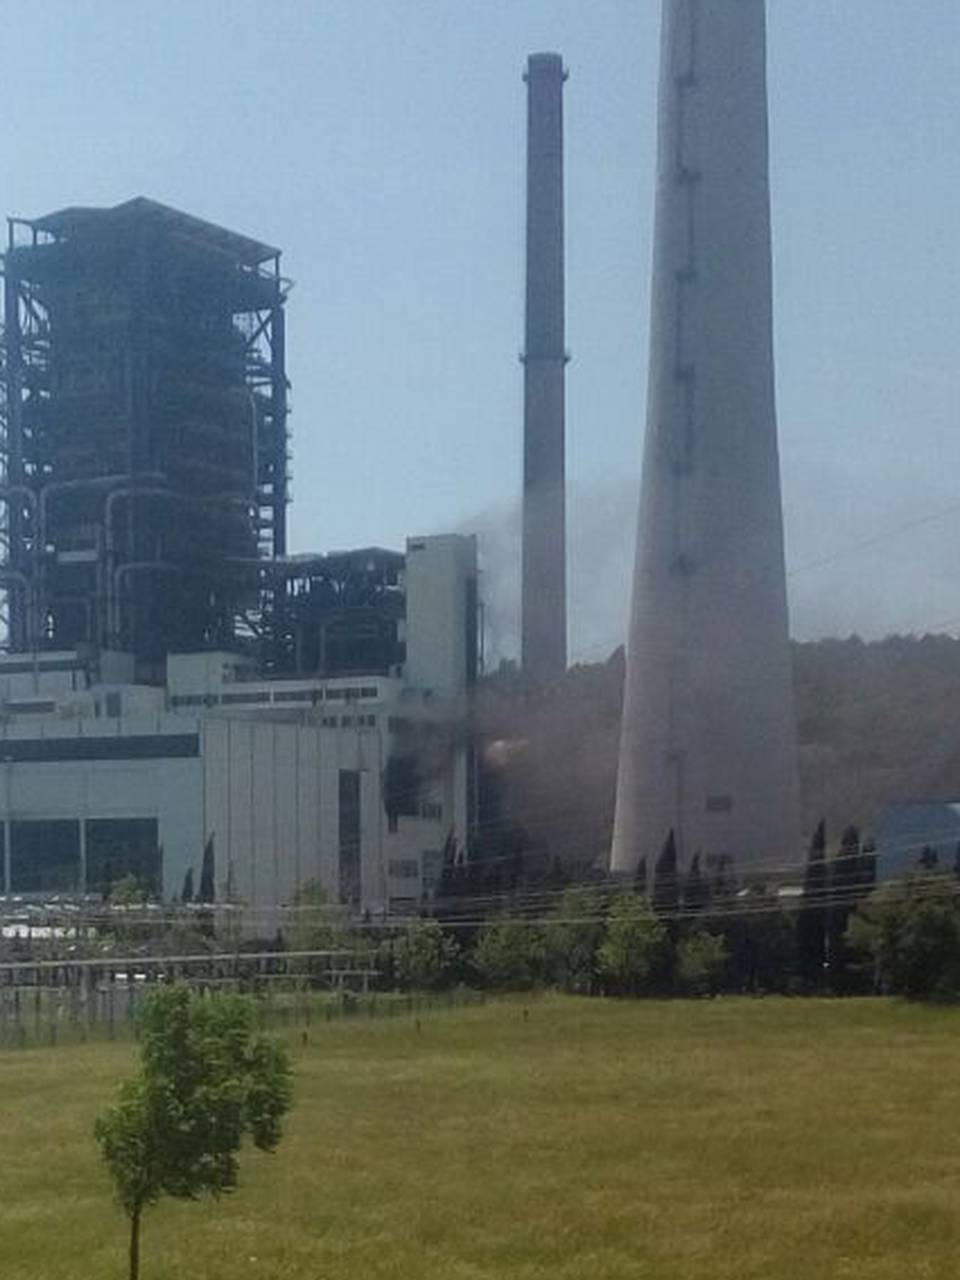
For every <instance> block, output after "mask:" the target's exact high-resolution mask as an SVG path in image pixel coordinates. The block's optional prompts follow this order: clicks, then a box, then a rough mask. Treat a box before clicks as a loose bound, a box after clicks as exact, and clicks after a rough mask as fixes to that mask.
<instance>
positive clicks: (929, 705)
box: [478, 635, 960, 863]
mask: <svg viewBox="0 0 960 1280" xmlns="http://www.w3.org/2000/svg"><path fill="white" fill-rule="evenodd" d="M793 654H794V678H795V687H796V712H797V735H798V741H799V746H800V769H801V788H802V805H803V820H804V828H805V830H806V831H807V832H809V831H810V830H812V828H813V826H814V825H815V824H816V822H817V821H818V820H819V819H820V818H821V817H823V818H825V819H826V821H827V827H828V832H829V833H830V836H831V843H832V842H834V841H835V840H836V839H838V838H839V834H840V831H841V829H842V827H843V826H845V825H846V824H847V823H851V822H852V823H856V824H857V825H858V826H859V827H860V828H861V830H863V831H864V832H869V831H870V830H871V828H872V825H873V823H874V822H875V820H876V816H877V814H878V812H879V811H880V809H881V808H882V807H883V805H884V804H886V803H887V802H888V801H890V800H897V799H908V798H913V799H920V798H922V799H957V798H958V797H960V640H954V639H952V638H951V637H949V636H943V635H936V636H924V637H919V638H917V637H912V636H892V637H890V638H888V639H886V640H881V641H876V642H872V643H865V642H864V641H862V640H860V639H859V638H857V637H853V638H851V639H848V640H820V641H817V642H815V643H808V644H795V645H794V646H793ZM622 686H623V654H622V652H621V651H618V652H617V653H615V654H614V655H613V656H612V657H611V658H610V660H609V661H608V662H606V663H601V664H596V665H591V666H577V667H573V668H572V669H571V670H570V671H569V672H568V673H567V675H566V676H565V677H564V679H563V680H562V681H561V682H559V683H558V684H557V685H556V686H555V687H554V688H552V689H550V690H549V691H548V692H546V693H544V694H542V695H540V696H539V697H537V698H535V699H531V700H529V701H527V702H526V703H525V700H524V697H523V694H522V688H521V684H520V680H519V678H518V676H517V673H516V672H515V671H514V670H512V669H509V668H508V669H505V670H501V671H500V672H498V673H497V674H496V675H493V676H490V677H489V678H488V679H487V680H486V681H484V684H483V686H482V688H481V694H480V700H479V707H478V718H479V724H480V728H481V732H482V735H483V738H484V742H485V748H484V751H483V766H482V777H483V787H482V795H483V804H482V810H481V828H480V829H481V838H482V842H483V845H484V847H485V849H486V852H487V853H488V854H490V855H491V856H503V855H504V854H505V853H510V852H513V851H514V850H515V849H519V848H521V847H527V848H530V847H532V848H536V849H540V850H542V851H543V852H544V854H545V855H546V856H548V857H551V858H552V857H559V858H560V859H562V860H563V861H564V862H565V863H569V862H573V863H592V862H594V861H596V860H597V859H598V858H602V857H603V856H604V855H605V852H606V850H607V848H608V847H609V840H610V830H611V825H612V821H613V797H614V787H615V780H616V759H617V740H618V734H619V720H620V701H621V691H622Z"/></svg>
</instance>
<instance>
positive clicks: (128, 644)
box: [0, 198, 288, 678]
mask: <svg viewBox="0 0 960 1280" xmlns="http://www.w3.org/2000/svg"><path fill="white" fill-rule="evenodd" d="M8 228H9V231H8V246H7V251H6V254H5V256H4V258H3V276H4V330H3V341H2V344H0V353H2V355H0V360H2V363H0V468H2V471H0V485H2V488H0V499H2V502H0V515H2V517H3V526H2V538H3V550H4V552H5V556H4V561H5V562H4V564H3V567H2V572H0V588H2V589H3V591H4V592H5V595H6V600H7V615H6V619H5V621H6V632H7V635H6V640H7V644H8V646H9V647H10V648H11V649H14V650H21V651H22V650H28V649H44V648H52V649H75V648H77V647H78V646H84V645H91V646H94V647H96V648H112V649H121V650H127V651H131V652H133V653H134V654H135V656H136V658H137V662H138V668H139V672H140V676H141V678H144V677H146V678H150V676H151V673H152V672H153V673H155V674H156V676H157V677H158V678H159V677H160V676H162V666H161V664H162V660H163V658H164V657H165V655H166V654H167V653H168V652H170V651H176V650H190V649H202V648H207V647H210V646H214V645H215V646H221V645H224V646H226V645H231V644H233V643H234V641H235V640H236V638H237V636H238V633H240V632H242V631H243V630H244V629H245V627H246V626H247V623H250V625H252V626H253V628H254V629H256V625H257V623H256V620H257V617H258V615H259V613H260V610H261V585H262V584H261V580H260V575H259V574H258V572H257V568H256V565H257V562H258V561H263V560H269V559H273V558H275V557H282V556H284V555H285V553H286V549H287V547H286V507H287V500H288V495H287V485H288V475H287V462H288V453H287V413H288V406H287V392H288V383H287V378H286V372H285V350H284V347H285V343H284V332H285V331H284V304H285V300H286V296H287V292H288V282H286V281H285V280H284V278H283V277H282V276H281V274H280V251H279V250H277V249H275V248H272V247H271V246H269V245H266V244H262V243H260V242H258V241H255V240H252V239H249V238H248V237H246V236H242V235H238V234H236V233H234V232H231V231H227V230H225V229H224V228H221V227H217V226H214V225H212V224H210V223H207V222H204V221H202V220H200V219H198V218H194V217H192V216H189V215H187V214H184V213H181V212H178V211H177V210H175V209H171V208H169V207H167V206H165V205H162V204H158V203H156V202H155V201H152V200H147V199H144V198H139V199H135V200H130V201H127V202H126V203H124V204H121V205H118V206H116V207H114V208H110V209H97V208H69V209H63V210H61V211H59V212H57V213H53V214H49V215H47V216H46V217H43V218H37V219H33V220H29V221H28V220H22V219H9V220H8ZM244 620H246V621H244Z"/></svg>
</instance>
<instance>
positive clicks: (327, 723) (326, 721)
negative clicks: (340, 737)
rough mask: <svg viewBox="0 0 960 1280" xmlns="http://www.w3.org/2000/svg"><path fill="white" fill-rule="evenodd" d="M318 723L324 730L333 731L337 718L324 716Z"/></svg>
mask: <svg viewBox="0 0 960 1280" xmlns="http://www.w3.org/2000/svg"><path fill="white" fill-rule="evenodd" d="M320 723H321V724H322V725H323V727H324V729H335V728H336V727H337V717H336V716H324V717H323V719H322V720H321V721H320Z"/></svg>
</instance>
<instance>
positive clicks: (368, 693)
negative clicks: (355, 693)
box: [360, 684, 380, 698]
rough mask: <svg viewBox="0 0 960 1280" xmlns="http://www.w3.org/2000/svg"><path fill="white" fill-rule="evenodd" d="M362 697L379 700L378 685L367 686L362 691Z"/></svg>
mask: <svg viewBox="0 0 960 1280" xmlns="http://www.w3.org/2000/svg"><path fill="white" fill-rule="evenodd" d="M360 697H361V698H379V697H380V690H379V689H378V688H377V687H376V685H372V684H371V685H365V686H364V688H362V689H361V690H360Z"/></svg>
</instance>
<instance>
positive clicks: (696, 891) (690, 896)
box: [683, 853, 710, 911]
mask: <svg viewBox="0 0 960 1280" xmlns="http://www.w3.org/2000/svg"><path fill="white" fill-rule="evenodd" d="M709 904H710V886H709V884H708V882H707V880H706V879H705V878H704V875H703V872H702V871H701V870H700V854H699V853H695V854H694V855H693V859H692V860H691V862H690V870H689V871H688V872H687V878H686V880H685V881H684V885H683V905H684V907H685V909H686V910H687V911H703V910H704V908H705V907H707V906H709Z"/></svg>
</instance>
